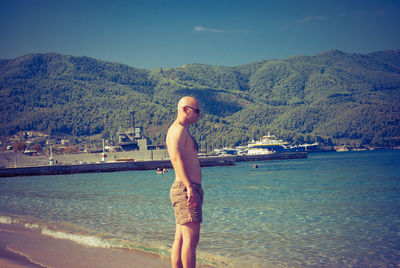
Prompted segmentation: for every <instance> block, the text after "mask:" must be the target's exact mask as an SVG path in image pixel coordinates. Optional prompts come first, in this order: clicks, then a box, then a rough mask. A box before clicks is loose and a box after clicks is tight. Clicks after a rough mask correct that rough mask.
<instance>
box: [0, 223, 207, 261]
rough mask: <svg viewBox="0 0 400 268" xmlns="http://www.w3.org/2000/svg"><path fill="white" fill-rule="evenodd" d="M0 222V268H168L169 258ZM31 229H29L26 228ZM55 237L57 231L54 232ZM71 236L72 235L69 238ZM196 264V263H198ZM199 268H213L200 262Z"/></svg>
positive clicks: (144, 251)
mask: <svg viewBox="0 0 400 268" xmlns="http://www.w3.org/2000/svg"><path fill="white" fill-rule="evenodd" d="M1 220H2V221H0V267H2V268H3V267H4V268H26V267H29V268H43V267H44V268H47V267H57V268H70V267H74V268H98V267H99V268H101V267H104V268H108V267H113V268H125V267H133V268H135V267H137V268H141V267H149V268H167V267H170V266H171V264H170V263H171V260H170V256H169V254H168V255H159V254H157V253H155V252H151V251H146V250H140V249H137V248H121V247H118V246H116V247H113V246H102V245H90V244H81V243H79V242H77V241H75V240H73V239H72V240H71V239H68V238H65V237H57V236H51V235H48V234H46V233H45V232H43V230H44V229H43V228H42V227H39V226H38V225H36V224H29V223H27V222H25V223H24V220H22V221H19V220H18V219H12V218H10V217H8V216H4V217H2V219H1ZM29 226H30V227H29ZM54 232H55V233H57V231H54ZM71 236H73V234H71ZM198 262H199V260H198ZM197 267H199V268H212V267H213V266H210V265H207V264H204V263H201V262H199V263H198V265H197Z"/></svg>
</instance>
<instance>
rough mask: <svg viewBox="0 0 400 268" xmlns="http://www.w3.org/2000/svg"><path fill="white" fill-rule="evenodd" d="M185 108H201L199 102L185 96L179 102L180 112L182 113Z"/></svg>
mask: <svg viewBox="0 0 400 268" xmlns="http://www.w3.org/2000/svg"><path fill="white" fill-rule="evenodd" d="M185 106H191V107H194V108H200V107H199V102H198V101H197V100H196V99H195V98H193V97H190V96H185V97H183V98H181V99H180V100H179V102H178V111H181V110H182V109H183V107H185Z"/></svg>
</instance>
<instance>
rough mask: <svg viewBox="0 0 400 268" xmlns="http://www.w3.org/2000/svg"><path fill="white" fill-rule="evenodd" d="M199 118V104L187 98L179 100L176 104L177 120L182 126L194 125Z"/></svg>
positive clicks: (193, 99) (191, 98)
mask: <svg viewBox="0 0 400 268" xmlns="http://www.w3.org/2000/svg"><path fill="white" fill-rule="evenodd" d="M199 118H200V105H199V102H198V101H197V100H196V99H195V98H193V97H189V96H185V97H183V98H181V99H180V100H179V102H178V117H177V120H178V121H179V122H181V123H182V124H184V125H190V124H194V123H196V121H197V120H198V119H199Z"/></svg>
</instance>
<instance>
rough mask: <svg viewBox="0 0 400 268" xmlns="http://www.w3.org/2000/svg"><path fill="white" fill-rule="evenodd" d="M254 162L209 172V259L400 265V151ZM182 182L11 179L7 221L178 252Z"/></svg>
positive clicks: (2, 204)
mask: <svg viewBox="0 0 400 268" xmlns="http://www.w3.org/2000/svg"><path fill="white" fill-rule="evenodd" d="M254 164H255V163H254V162H242V163H238V165H237V166H235V167H210V168H203V170H202V172H203V183H202V184H203V188H204V191H205V202H204V205H203V210H204V211H203V221H204V222H203V224H202V230H201V241H200V244H199V247H198V255H199V256H198V257H199V258H200V259H201V260H203V261H206V262H209V263H214V264H216V265H217V266H225V265H228V266H237V267H242V266H243V265H244V264H246V265H253V266H254V267H268V266H271V265H276V266H278V267H281V266H291V267H293V266H295V267H398V266H399V265H400V257H399V256H400V170H399V167H400V151H398V150H397V151H396V150H394V151H372V152H346V153H322V154H309V157H308V158H307V159H298V160H281V161H268V162H257V164H258V166H259V168H258V169H255V168H254V167H253V166H254ZM173 180H174V172H173V171H171V172H169V173H167V174H162V175H159V174H156V172H155V171H132V172H130V171H129V172H114V173H93V174H73V175H57V176H35V177H19V178H2V179H0V215H2V216H1V217H0V222H3V223H4V222H7V221H8V222H12V221H16V220H17V219H18V220H19V221H23V222H27V223H29V225H28V226H34V228H42V229H44V230H51V231H50V232H49V231H48V232H47V234H48V233H50V234H53V235H54V233H55V232H60V233H61V234H64V235H65V237H69V238H70V237H71V236H68V234H71V233H72V234H76V236H74V237H75V238H76V237H78V240H79V239H80V241H81V242H83V243H85V242H86V243H89V242H88V241H92V243H94V244H96V243H98V245H99V246H107V245H111V246H123V247H136V248H143V249H147V250H152V251H155V252H157V253H159V254H161V255H163V254H164V255H168V254H169V253H168V252H169V249H170V246H171V244H172V240H173V235H174V231H175V226H174V218H173V210H172V208H171V205H170V201H169V188H170V185H171V184H172V182H173ZM44 233H46V232H44ZM89 238H90V239H89ZM93 238H96V239H97V240H96V239H95V240H94V242H93Z"/></svg>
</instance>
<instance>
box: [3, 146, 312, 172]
mask: <svg viewBox="0 0 400 268" xmlns="http://www.w3.org/2000/svg"><path fill="white" fill-rule="evenodd" d="M299 158H307V153H304V152H296V153H273V154H265V155H235V156H209V157H200V158H199V161H200V165H201V167H211V166H234V165H236V162H242V161H269V160H283V159H299ZM158 168H166V169H171V168H172V164H171V161H170V160H149V161H126V162H124V161H118V162H108V163H107V162H106V163H93V164H77V165H48V166H32V167H17V168H0V177H16V176H40V175H56V174H73V173H91V172H115V171H127V170H157V169H158Z"/></svg>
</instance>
